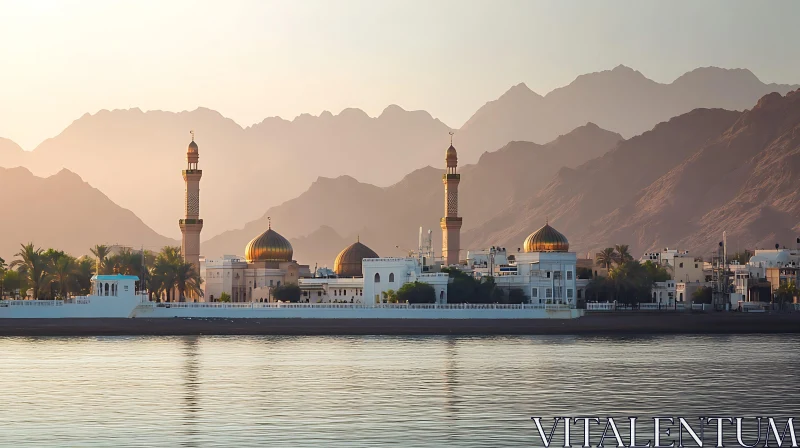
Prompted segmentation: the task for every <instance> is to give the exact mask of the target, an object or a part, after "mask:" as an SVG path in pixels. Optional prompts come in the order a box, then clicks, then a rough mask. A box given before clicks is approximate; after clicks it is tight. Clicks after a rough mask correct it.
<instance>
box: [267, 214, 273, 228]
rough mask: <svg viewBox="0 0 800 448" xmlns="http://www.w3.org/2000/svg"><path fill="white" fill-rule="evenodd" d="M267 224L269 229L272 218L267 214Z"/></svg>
mask: <svg viewBox="0 0 800 448" xmlns="http://www.w3.org/2000/svg"><path fill="white" fill-rule="evenodd" d="M267 226H269V228H270V229H271V228H272V218H271V217H269V216H267Z"/></svg>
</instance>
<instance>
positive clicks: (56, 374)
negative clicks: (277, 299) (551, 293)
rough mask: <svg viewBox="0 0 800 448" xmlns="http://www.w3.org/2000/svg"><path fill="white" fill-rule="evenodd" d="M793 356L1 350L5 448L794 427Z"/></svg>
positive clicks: (583, 350)
mask: <svg viewBox="0 0 800 448" xmlns="http://www.w3.org/2000/svg"><path fill="white" fill-rule="evenodd" d="M799 349H800V337H798V336H735V337H717V336H676V337H653V338H601V337H564V336H558V337H541V336H537V337H509V338H503V337H475V338H468V337H467V338H465V337H453V338H447V337H402V338H401V337H175V338H165V337H152V338H151V337H136V338H126V337H110V338H0V394H1V395H0V397H2V398H1V400H2V401H0V446H4V447H47V446H75V447H120V446H131V447H133V446H135V447H178V446H185V447H236V446H286V447H355V448H358V447H378V446H379V447H528V446H534V444H536V443H537V442H538V440H539V439H538V436H537V432H536V429H535V426H534V425H533V423H532V422H531V420H530V417H531V416H544V417H552V416H555V415H572V416H577V415H600V416H609V415H610V416H618V417H620V418H625V417H627V416H630V415H640V416H648V417H651V416H654V415H671V416H688V417H696V416H699V415H709V414H713V415H719V414H730V415H741V416H755V415H761V416H766V415H769V416H777V415H783V416H795V417H798V416H800V381H799V380H800V370H799V369H800V350H799ZM578 427H580V425H579V426H578ZM642 430H643V429H640V431H642ZM575 431H577V429H576V430H575ZM575 439H576V440H575V441H574V442H573V443H574V444H575V445H580V435H578V436H577V437H576V438H575ZM539 443H540V442H539Z"/></svg>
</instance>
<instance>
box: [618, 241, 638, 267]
mask: <svg viewBox="0 0 800 448" xmlns="http://www.w3.org/2000/svg"><path fill="white" fill-rule="evenodd" d="M614 249H615V250H616V252H617V264H623V263H627V262H629V261H633V255H631V252H630V250H629V248H628V245H627V244H617V246H616V247H615V248H614Z"/></svg>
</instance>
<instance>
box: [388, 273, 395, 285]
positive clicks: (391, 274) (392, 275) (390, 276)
mask: <svg viewBox="0 0 800 448" xmlns="http://www.w3.org/2000/svg"><path fill="white" fill-rule="evenodd" d="M389 283H394V272H391V273H389Z"/></svg>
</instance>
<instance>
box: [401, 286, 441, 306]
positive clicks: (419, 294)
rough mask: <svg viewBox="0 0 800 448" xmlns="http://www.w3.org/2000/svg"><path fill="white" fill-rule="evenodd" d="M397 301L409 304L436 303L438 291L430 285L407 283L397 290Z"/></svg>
mask: <svg viewBox="0 0 800 448" xmlns="http://www.w3.org/2000/svg"><path fill="white" fill-rule="evenodd" d="M397 300H398V301H400V302H407V303H435V302H436V289H435V288H434V287H433V286H431V285H429V284H428V283H424V282H419V281H415V282H413V283H406V284H405V285H403V286H401V287H400V289H399V290H397Z"/></svg>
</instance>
